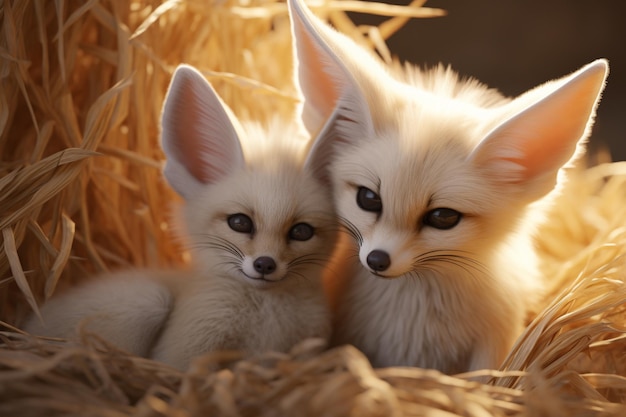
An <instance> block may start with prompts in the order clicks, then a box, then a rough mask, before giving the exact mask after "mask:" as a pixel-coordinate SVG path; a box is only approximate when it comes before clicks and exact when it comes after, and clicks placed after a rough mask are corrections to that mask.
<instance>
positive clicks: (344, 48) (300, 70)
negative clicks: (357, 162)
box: [288, 0, 376, 141]
mask: <svg viewBox="0 0 626 417" xmlns="http://www.w3.org/2000/svg"><path fill="white" fill-rule="evenodd" d="M288 5H289V11H290V17H291V28H292V35H293V38H294V49H295V51H296V59H295V61H296V62H295V67H296V71H297V74H298V80H299V85H300V89H301V90H302V93H303V95H304V104H303V108H302V120H303V122H304V125H305V127H306V128H307V130H308V131H309V132H311V133H313V134H317V133H319V132H320V131H321V130H324V129H331V130H332V128H333V126H335V125H337V123H339V124H346V122H347V123H348V124H349V125H350V127H349V128H347V127H345V126H344V128H343V129H342V130H343V131H344V132H345V131H348V130H349V131H350V133H349V134H348V136H349V137H347V138H343V139H344V141H348V140H352V139H354V140H360V139H361V138H363V137H364V136H365V135H366V134H367V133H369V132H371V131H372V130H373V128H372V121H371V116H370V111H369V107H368V103H367V101H366V99H365V97H364V95H363V93H362V91H361V87H362V86H360V85H359V84H358V83H357V81H356V79H355V76H356V75H357V74H354V73H353V72H351V71H354V70H355V68H360V67H361V66H364V65H365V66H367V61H366V62H363V60H360V61H361V62H356V63H355V64H354V65H351V64H352V63H351V60H359V59H358V57H359V56H361V55H364V56H365V58H366V59H369V60H370V61H373V62H374V63H376V62H375V61H374V60H373V58H372V57H369V56H367V55H366V54H365V53H364V51H362V48H360V47H358V46H356V45H354V42H352V41H351V40H350V39H348V38H347V37H345V36H344V35H342V34H340V33H338V32H336V31H335V30H334V29H332V28H331V27H330V26H328V25H327V24H325V23H324V22H322V21H321V20H320V19H318V18H317V17H315V16H314V15H313V14H312V13H311V12H310V11H309V10H308V9H307V6H306V5H305V4H304V1H302V0H289V1H288Z"/></svg>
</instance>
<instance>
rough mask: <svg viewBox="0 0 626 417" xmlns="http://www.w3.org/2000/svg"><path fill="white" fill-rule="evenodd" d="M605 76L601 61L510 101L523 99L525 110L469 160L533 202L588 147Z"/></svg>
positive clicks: (547, 190)
mask: <svg viewBox="0 0 626 417" xmlns="http://www.w3.org/2000/svg"><path fill="white" fill-rule="evenodd" d="M607 74H608V63H607V61H606V60H597V61H594V62H592V63H591V64H588V65H587V66H585V67H583V68H581V69H580V70H578V71H577V72H575V73H573V74H571V75H569V76H567V77H564V78H562V79H560V80H557V81H554V82H551V83H548V84H546V85H544V86H542V87H539V88H538V89H537V90H532V91H531V92H529V93H527V94H526V95H522V96H520V97H519V98H517V99H515V100H514V101H513V102H512V103H510V105H511V106H513V107H514V108H515V107H516V106H519V105H520V103H521V104H522V105H523V107H522V109H521V110H520V111H518V112H516V113H515V114H514V115H513V116H512V117H510V118H508V119H507V120H506V121H505V122H504V123H501V124H500V125H499V126H498V127H496V128H495V129H494V130H492V131H491V133H489V134H488V135H487V137H486V138H485V139H484V140H482V141H481V143H480V144H479V145H478V146H477V148H476V149H475V150H474V151H473V153H472V154H471V156H470V158H471V159H472V160H473V162H474V163H475V164H476V165H477V166H478V167H479V168H480V169H484V170H486V174H487V175H488V176H489V177H490V178H491V180H492V181H496V182H498V183H502V184H503V185H505V186H507V187H514V188H513V189H518V190H519V191H520V192H521V193H523V195H524V196H525V197H526V198H528V199H530V200H534V199H537V198H540V197H542V196H543V195H545V194H547V193H548V192H549V191H551V190H552V189H553V188H554V187H555V185H556V181H557V174H558V171H559V169H561V168H562V167H563V166H564V165H565V164H566V163H567V162H568V161H570V160H571V159H572V158H574V157H575V156H577V154H578V151H579V150H580V148H581V147H582V145H584V142H585V140H586V138H587V136H588V134H589V132H590V129H591V125H592V124H593V117H594V115H595V109H596V106H597V104H598V101H599V99H600V93H601V91H602V89H603V88H604V82H605V80H606V76H607ZM544 90H545V91H546V92H545V93H544ZM528 97H531V98H532V99H533V101H532V103H530V104H527V101H528ZM516 102H517V103H516Z"/></svg>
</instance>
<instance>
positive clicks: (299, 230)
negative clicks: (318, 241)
mask: <svg viewBox="0 0 626 417" xmlns="http://www.w3.org/2000/svg"><path fill="white" fill-rule="evenodd" d="M314 233H315V229H313V226H311V225H310V224H306V223H298V224H296V225H295V226H293V227H292V228H291V229H289V239H292V240H301V241H305V240H309V239H311V238H312V237H313V234H314Z"/></svg>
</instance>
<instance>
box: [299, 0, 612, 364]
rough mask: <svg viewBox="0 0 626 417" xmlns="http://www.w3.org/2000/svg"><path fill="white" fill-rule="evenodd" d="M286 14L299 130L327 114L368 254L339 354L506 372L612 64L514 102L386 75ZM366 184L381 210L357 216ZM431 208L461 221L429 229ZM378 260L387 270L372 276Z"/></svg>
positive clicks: (340, 295)
mask: <svg viewBox="0 0 626 417" xmlns="http://www.w3.org/2000/svg"><path fill="white" fill-rule="evenodd" d="M289 6H290V13H291V17H292V27H293V31H294V37H295V48H296V51H297V56H298V74H299V80H300V84H301V88H302V91H303V95H304V98H305V101H304V105H303V110H302V111H303V120H304V121H305V122H306V123H307V127H308V128H309V129H310V130H312V131H315V130H316V129H320V128H321V126H322V124H323V123H324V120H325V118H326V117H329V116H330V119H329V121H328V122H326V125H325V126H324V127H323V130H324V131H325V137H326V138H327V142H329V143H332V144H333V146H334V153H335V155H334V157H333V158H332V160H331V161H330V163H329V166H328V170H329V172H330V176H331V177H332V181H333V189H334V199H335V202H336V205H337V211H338V215H339V217H340V219H341V221H342V222H343V224H344V226H345V228H346V230H347V232H348V233H349V234H350V235H351V236H352V237H353V248H352V252H353V253H355V254H356V255H357V257H358V261H357V262H356V264H355V265H352V266H353V267H354V270H353V271H352V273H351V274H350V275H348V276H347V277H340V276H338V277H335V279H337V280H343V281H344V284H343V285H336V284H335V285H333V290H332V291H334V294H333V297H334V301H333V304H334V305H336V306H337V311H336V320H335V322H336V326H335V330H334V343H336V344H343V343H351V344H353V345H355V346H356V347H358V348H359V349H361V350H362V351H363V352H364V353H365V354H366V355H367V356H368V358H369V359H370V360H371V362H372V363H373V364H374V365H375V366H397V365H401V366H420V367H426V368H436V369H439V370H441V371H444V372H448V373H456V372H462V371H467V370H476V369H482V368H496V367H498V366H499V365H500V363H501V362H502V360H503V359H504V358H505V356H506V354H507V352H508V351H509V349H510V348H511V346H512V344H513V343H514V341H515V339H516V337H518V335H519V334H520V332H521V331H522V329H523V323H524V318H525V315H526V312H527V309H528V308H529V307H530V306H532V305H533V304H534V303H535V302H536V300H537V298H538V296H539V295H540V294H541V288H542V280H541V277H540V275H539V272H538V265H537V259H536V255H535V253H534V250H533V241H532V234H533V232H534V228H535V226H536V225H537V224H538V222H540V221H542V220H543V218H542V212H541V207H542V206H543V205H544V203H545V202H546V201H547V199H549V198H550V195H551V193H552V192H553V190H554V189H555V188H557V187H558V183H559V181H562V180H563V178H562V175H561V174H562V171H561V168H562V167H563V166H565V165H566V164H567V162H568V161H570V160H573V159H575V158H576V157H577V156H579V155H580V153H581V152H582V150H583V147H582V145H583V144H584V141H585V139H586V137H587V135H588V133H589V129H590V126H591V124H592V119H593V114H594V111H595V106H596V104H597V101H598V99H599V93H600V91H601V90H602V87H603V84H604V79H605V77H606V72H607V64H606V62H605V61H602V60H599V61H596V62H594V63H592V64H589V65H588V66H586V67H584V68H583V69H581V70H579V71H578V72H576V73H574V74H572V75H570V76H567V77H563V78H562V79H560V80H557V81H554V82H551V83H547V84H545V85H543V86H540V87H538V88H537V89H534V90H531V91H529V92H528V93H526V94H524V95H522V96H520V97H518V98H515V99H509V98H505V97H502V96H501V95H500V94H499V93H497V92H496V91H495V90H491V89H488V88H487V87H485V86H483V85H482V84H480V83H478V82H476V81H474V80H463V79H460V78H459V77H458V76H457V75H456V74H455V73H454V72H453V71H451V70H449V69H446V68H443V67H436V68H434V69H432V70H428V71H422V70H420V69H418V68H415V67H413V66H403V67H401V66H399V65H394V66H393V67H385V66H384V65H382V63H381V62H380V61H379V60H377V59H376V58H375V57H374V56H373V55H372V54H370V53H369V52H367V51H365V50H364V49H362V48H361V47H360V46H358V45H357V44H355V43H354V42H352V41H351V40H350V39H348V38H347V37H345V36H343V35H341V34H339V33H337V32H335V31H334V30H332V29H331V28H330V27H329V26H327V25H326V24H324V23H323V22H322V21H320V20H319V19H317V18H315V17H314V16H313V15H312V14H311V13H310V12H309V11H308V10H307V8H306V5H305V4H304V2H302V1H301V0H290V1H289ZM359 187H367V188H369V189H371V190H372V191H374V192H376V193H377V194H378V195H379V196H380V198H381V200H382V211H381V212H380V213H376V212H368V211H365V210H363V209H361V208H360V207H359V205H358V204H357V200H356V196H357V190H358V188H359ZM435 208H451V209H454V210H456V211H458V212H460V213H462V218H461V221H460V222H459V223H458V225H456V226H455V227H453V228H451V229H449V230H440V229H436V228H433V227H431V226H428V225H426V224H424V221H423V219H424V215H425V214H426V213H427V212H428V211H429V210H432V209H435ZM373 250H379V251H384V252H386V253H387V254H389V256H390V259H391V263H390V265H389V267H388V268H386V269H384V270H382V271H375V270H372V268H370V266H369V265H368V262H367V256H368V254H369V253H370V252H371V251H373ZM353 260H354V258H351V257H347V258H346V260H345V262H348V263H350V262H352V261H353Z"/></svg>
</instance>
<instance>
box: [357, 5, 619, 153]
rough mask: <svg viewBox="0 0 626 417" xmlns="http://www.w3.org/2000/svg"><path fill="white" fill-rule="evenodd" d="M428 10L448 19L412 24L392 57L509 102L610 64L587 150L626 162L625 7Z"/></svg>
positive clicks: (364, 19)
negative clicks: (452, 75) (596, 64)
mask: <svg viewBox="0 0 626 417" xmlns="http://www.w3.org/2000/svg"><path fill="white" fill-rule="evenodd" d="M387 2H388V3H394V4H408V2H409V0H387ZM425 6H429V7H437V8H442V9H445V10H446V11H447V12H448V15H447V16H445V17H438V18H432V19H413V20H411V21H409V22H408V23H407V25H406V26H404V27H403V28H402V29H401V30H400V31H399V32H397V33H396V34H395V35H393V36H392V37H391V38H390V39H389V40H388V45H389V49H390V50H391V52H392V54H394V55H396V56H398V57H399V58H400V59H401V60H402V61H409V62H413V63H416V64H418V65H420V66H424V65H426V66H432V65H435V64H437V63H439V62H441V63H444V64H450V65H451V66H452V68H454V69H455V70H456V71H458V72H459V73H460V74H461V75H464V76H471V77H474V78H477V79H478V80H480V81H482V82H484V83H486V84H487V85H489V86H490V87H494V88H497V89H498V90H500V91H501V92H502V93H504V94H506V95H509V96H511V95H517V94H520V93H522V92H523V91H525V90H528V89H530V88H532V87H534V86H536V85H538V84H541V83H543V82H545V81H548V80H550V79H553V78H557V77H560V76H563V75H566V74H569V73H570V72H572V71H574V70H576V69H578V68H579V67H581V66H583V65H585V64H586V63H588V62H591V61H593V60H594V59H596V58H607V59H608V60H609V66H610V74H609V78H608V83H607V86H606V89H605V90H604V94H603V99H602V101H601V102H600V107H599V108H598V112H597V116H596V123H595V127H594V129H593V133H592V136H591V141H590V148H591V150H592V151H593V150H596V149H599V148H601V147H608V149H609V150H610V152H611V155H612V158H613V160H626V135H625V134H624V132H625V131H626V2H621V1H610V0H595V1H589V0H587V1H583V0H525V1H519V0H518V1H515V0H430V1H427V2H426V4H425ZM352 17H353V18H354V19H355V20H356V21H357V22H359V23H377V22H380V21H381V20H382V19H378V18H376V17H371V16H363V15H353V16H352Z"/></svg>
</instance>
